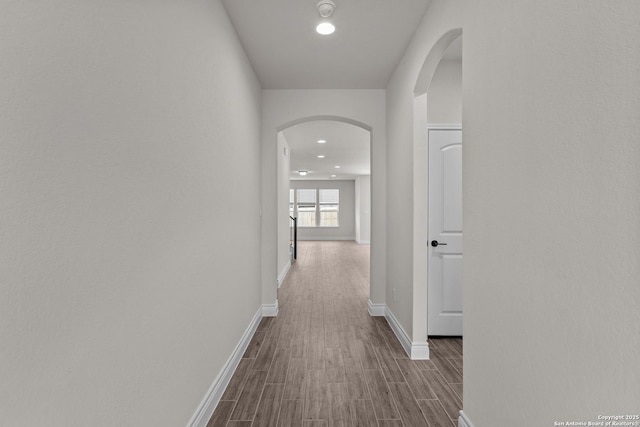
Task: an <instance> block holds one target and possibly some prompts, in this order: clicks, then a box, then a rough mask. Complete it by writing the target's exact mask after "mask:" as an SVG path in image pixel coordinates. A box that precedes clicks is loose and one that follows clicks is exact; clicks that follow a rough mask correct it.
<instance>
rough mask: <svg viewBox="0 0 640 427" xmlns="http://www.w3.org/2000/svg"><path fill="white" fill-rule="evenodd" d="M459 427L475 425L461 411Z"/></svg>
mask: <svg viewBox="0 0 640 427" xmlns="http://www.w3.org/2000/svg"><path fill="white" fill-rule="evenodd" d="M458 427H473V423H472V422H471V420H469V418H468V417H467V416H466V414H465V413H464V411H460V416H459V417H458Z"/></svg>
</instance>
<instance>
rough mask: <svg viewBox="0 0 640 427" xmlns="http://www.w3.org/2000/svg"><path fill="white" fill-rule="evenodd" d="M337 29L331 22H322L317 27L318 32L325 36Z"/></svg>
mask: <svg viewBox="0 0 640 427" xmlns="http://www.w3.org/2000/svg"><path fill="white" fill-rule="evenodd" d="M335 31H336V27H335V25H333V24H332V23H331V22H321V23H319V24H318V26H317V27H316V32H317V33H318V34H322V35H323V36H328V35H329V34H333V33H334V32H335Z"/></svg>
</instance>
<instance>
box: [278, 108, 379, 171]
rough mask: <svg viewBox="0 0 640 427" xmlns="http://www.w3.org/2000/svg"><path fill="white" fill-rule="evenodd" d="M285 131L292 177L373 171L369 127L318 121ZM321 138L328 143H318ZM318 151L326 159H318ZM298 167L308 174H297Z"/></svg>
mask: <svg viewBox="0 0 640 427" xmlns="http://www.w3.org/2000/svg"><path fill="white" fill-rule="evenodd" d="M282 133H283V134H284V137H285V139H286V140H287V143H288V144H289V147H290V149H291V171H292V172H291V179H306V180H311V179H349V180H350V179H355V178H356V177H357V176H361V175H370V174H371V165H370V145H371V137H370V133H369V131H367V130H364V129H362V128H360V127H358V126H354V125H351V124H348V123H342V122H337V121H324V120H318V121H314V122H306V123H301V124H298V125H295V126H292V127H290V128H288V129H285V130H284V131H282ZM319 139H324V140H326V141H327V142H326V144H318V142H317V141H318V140H319ZM319 154H322V155H324V156H325V158H323V159H319V158H318V157H317V156H318V155H319ZM336 165H337V166H340V169H336V168H335V166H336ZM299 170H306V171H308V172H309V174H308V175H307V176H305V177H302V176H300V175H299V174H298V173H297V171H299ZM331 175H336V177H335V178H332V177H331Z"/></svg>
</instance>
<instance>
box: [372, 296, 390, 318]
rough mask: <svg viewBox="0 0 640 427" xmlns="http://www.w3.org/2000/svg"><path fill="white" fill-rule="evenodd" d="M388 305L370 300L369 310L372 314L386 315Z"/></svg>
mask: <svg viewBox="0 0 640 427" xmlns="http://www.w3.org/2000/svg"><path fill="white" fill-rule="evenodd" d="M386 309H387V306H386V305H384V304H374V303H372V302H371V300H369V303H368V310H369V315H370V316H374V317H375V316H384V313H385V310H386Z"/></svg>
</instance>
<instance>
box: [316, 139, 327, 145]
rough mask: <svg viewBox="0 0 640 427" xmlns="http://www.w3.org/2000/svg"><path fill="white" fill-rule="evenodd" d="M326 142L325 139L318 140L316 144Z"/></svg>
mask: <svg viewBox="0 0 640 427" xmlns="http://www.w3.org/2000/svg"><path fill="white" fill-rule="evenodd" d="M326 143H327V140H326V139H319V140H318V144H326Z"/></svg>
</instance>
